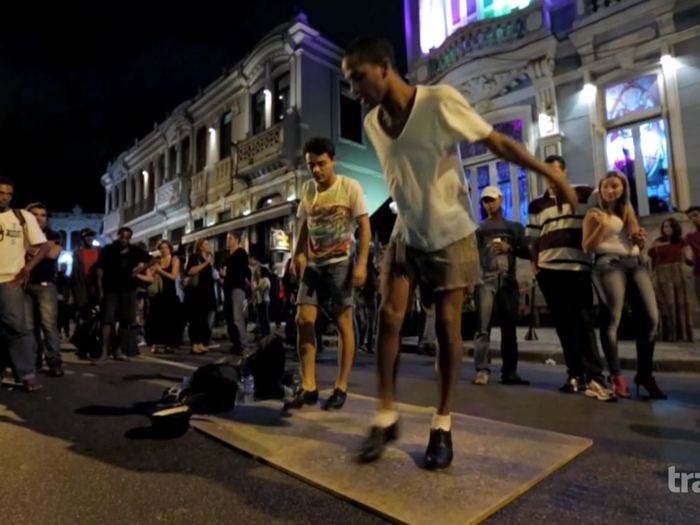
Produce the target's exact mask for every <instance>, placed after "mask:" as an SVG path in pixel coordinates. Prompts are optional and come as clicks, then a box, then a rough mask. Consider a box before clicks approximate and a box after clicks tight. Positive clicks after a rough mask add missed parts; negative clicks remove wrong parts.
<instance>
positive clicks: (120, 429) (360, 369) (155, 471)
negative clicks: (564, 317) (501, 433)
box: [0, 351, 700, 525]
mask: <svg viewBox="0 0 700 525" xmlns="http://www.w3.org/2000/svg"><path fill="white" fill-rule="evenodd" d="M334 358H335V353H334V352H332V351H330V352H328V351H327V352H326V353H325V354H324V355H323V358H322V364H321V365H320V368H319V376H320V382H319V384H320V386H321V387H329V386H332V378H333V377H334V374H335V363H334ZM209 359H210V358H199V357H193V356H189V355H176V356H173V357H171V358H170V363H164V362H158V361H157V360H156V359H154V358H151V357H147V358H137V359H136V360H134V361H132V362H129V363H110V364H108V365H105V366H100V367H92V366H88V365H85V364H83V363H79V362H75V363H74V360H73V359H70V357H69V358H68V359H67V360H68V361H70V364H67V365H66V370H67V371H68V373H67V375H66V376H65V377H64V378H62V379H57V380H52V381H49V380H47V381H46V387H45V389H44V390H43V391H42V393H40V394H37V395H27V394H25V393H23V392H20V391H12V390H8V389H6V388H4V389H3V390H2V391H0V396H2V397H1V398H0V405H2V415H1V419H0V423H1V426H2V429H3V430H2V433H0V443H1V446H0V461H2V465H3V471H4V472H6V473H7V474H8V475H5V476H3V477H2V481H0V506H1V507H2V509H3V521H5V520H6V522H7V523H15V524H17V525H24V524H27V525H30V524H32V525H37V524H47V525H48V524H57V525H63V524H66V525H68V524H72V523H77V522H81V523H107V522H109V523H115V524H120V523H124V524H127V523H129V524H147V523H161V522H164V523H171V524H178V523H183V524H185V523H192V522H199V523H207V524H216V523H230V522H232V521H235V522H236V523H251V524H253V523H260V524H268V523H280V524H282V523H287V524H315V523H337V524H351V523H352V524H360V523H362V524H369V523H383V522H384V521H383V520H382V519H380V518H378V517H376V516H374V515H372V514H371V513H369V512H367V511H364V510H361V509H359V508H357V507H355V506H353V505H352V504H350V503H347V502H345V501H342V500H340V499H337V498H336V497H334V496H332V495H330V494H327V493H325V492H324V491H322V490H319V489H317V488H313V487H311V486H309V485H307V484H305V483H304V482H302V481H299V480H297V479H295V478H292V477H290V476H288V475H286V474H284V473H282V472H279V471H278V470H276V469H274V468H271V467H269V466H265V465H263V464H262V463H260V462H257V461H255V460H253V459H251V458H249V457H247V456H245V455H243V454H241V453H239V452H236V451H234V450H232V449H231V448H229V447H227V446H225V445H223V444H220V443H219V442H217V441H214V440H212V439H210V438H208V437H206V436H204V435H202V434H200V433H199V432H197V431H194V430H190V431H189V432H188V433H187V434H186V435H185V436H184V437H182V438H178V439H174V440H167V441H163V440H153V439H150V438H149V431H148V427H149V426H150V423H149V420H148V419H147V418H146V417H144V416H140V415H133V414H129V412H130V407H131V406H132V405H133V404H134V403H137V402H142V401H147V400H152V399H157V398H158V397H159V396H160V395H161V393H162V390H163V385H167V384H169V380H171V381H172V380H178V379H179V378H180V377H181V376H183V375H189V374H191V368H187V367H188V366H189V367H194V366H199V365H201V364H203V363H205V362H208V361H209ZM172 363H175V365H179V366H174V365H173V364H172ZM290 366H291V361H290ZM471 366H472V363H471V361H466V360H465V364H464V371H463V379H462V381H461V382H460V386H459V390H458V394H457V406H456V407H455V411H456V412H461V413H466V414H470V415H474V416H479V417H484V418H489V419H495V420H499V421H505V422H509V423H514V424H518V425H523V426H529V427H536V428H540V429H547V430H553V431H556V432H561V433H566V434H573V435H576V436H583V437H588V438H591V439H592V440H593V446H592V447H591V448H590V449H589V450H588V451H586V452H584V453H583V454H582V455H581V456H579V457H578V458H575V459H574V460H573V461H571V462H570V463H569V464H567V465H565V466H564V467H563V468H562V469H560V470H559V471H557V472H555V473H554V474H552V475H551V476H549V477H547V478H546V479H545V480H544V481H542V482H541V483H539V484H537V485H536V486H535V487H534V488H532V489H531V490H529V491H528V492H526V493H525V494H524V495H523V496H521V497H520V498H518V499H516V500H515V501H514V502H513V503H511V504H510V505H507V506H506V507H505V508H504V509H502V510H501V511H499V512H497V513H496V514H495V515H493V516H492V517H490V518H488V519H487V520H486V521H485V522H484V523H487V524H500V523H503V524H506V523H522V524H531V523H584V522H585V523H609V522H611V521H612V522H618V523H635V524H647V523H648V524H658V523H674V524H686V523H687V524H691V523H696V522H697V508H698V507H697V505H698V499H697V498H698V494H694V493H692V492H690V493H687V494H673V493H671V492H670V491H669V488H668V478H667V471H668V468H669V467H670V466H674V465H675V466H676V470H677V471H679V472H696V471H700V460H699V458H700V377H698V376H694V375H684V374H659V375H658V376H657V377H658V379H659V382H660V383H661V384H663V385H664V388H665V390H666V391H667V392H668V394H669V396H670V398H669V400H667V401H654V402H647V401H643V400H637V399H634V398H633V399H631V400H620V401H619V402H618V403H615V404H608V403H597V402H595V401H592V400H590V399H587V398H585V397H583V396H582V395H578V396H571V395H565V394H561V393H559V392H558V391H557V388H558V386H559V384H560V383H561V379H562V375H563V374H564V371H563V369H562V368H561V367H552V366H545V365H534V364H532V365H523V366H522V375H523V376H524V377H527V378H528V379H530V380H532V381H533V384H532V385H531V386H529V387H519V386H508V387H507V386H501V385H499V384H497V383H495V384H493V385H490V386H488V387H477V386H473V385H471V384H470V380H471V379H472V378H473V371H472V369H471ZM433 375H434V371H433V366H432V361H431V360H430V358H427V357H421V356H415V355H408V356H405V358H404V359H403V362H402V372H401V376H400V395H399V398H400V401H402V402H406V403H411V404H416V405H431V404H432V403H433V402H434V396H435V380H434V377H433ZM350 389H351V392H354V393H360V394H365V395H373V393H374V363H373V360H372V358H371V357H366V356H358V358H357V361H356V365H355V369H354V371H353V375H352V377H351V386H350ZM309 410H314V409H309ZM455 452H456V454H469V451H463V450H456V451H455ZM429 476H431V474H428V473H426V479H429ZM464 490H465V491H468V490H470V489H469V486H468V485H467V486H465V487H464Z"/></svg>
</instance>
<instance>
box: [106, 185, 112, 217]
mask: <svg viewBox="0 0 700 525" xmlns="http://www.w3.org/2000/svg"><path fill="white" fill-rule="evenodd" d="M111 194H112V189H111V188H105V215H108V214H109V213H110V212H111V211H112V202H111V200H112V199H111V198H110V197H111Z"/></svg>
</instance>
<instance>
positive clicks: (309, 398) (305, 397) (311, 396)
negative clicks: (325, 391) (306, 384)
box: [282, 388, 318, 410]
mask: <svg viewBox="0 0 700 525" xmlns="http://www.w3.org/2000/svg"><path fill="white" fill-rule="evenodd" d="M316 403H318V389H316V390H314V391H312V392H309V391H307V390H304V389H303V388H302V389H301V390H299V391H298V392H297V393H296V394H295V395H294V397H293V398H292V399H291V400H289V401H287V402H286V403H285V404H284V407H283V408H282V410H298V409H300V408H302V407H304V406H305V405H315V404H316Z"/></svg>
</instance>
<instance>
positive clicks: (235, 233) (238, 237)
mask: <svg viewBox="0 0 700 525" xmlns="http://www.w3.org/2000/svg"><path fill="white" fill-rule="evenodd" d="M228 233H229V235H230V236H231V237H233V238H234V239H236V240H237V241H238V242H241V238H242V237H243V236H242V235H241V232H239V231H237V230H232V231H230V232H228Z"/></svg>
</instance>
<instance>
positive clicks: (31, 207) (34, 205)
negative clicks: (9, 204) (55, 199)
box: [26, 202, 49, 212]
mask: <svg viewBox="0 0 700 525" xmlns="http://www.w3.org/2000/svg"><path fill="white" fill-rule="evenodd" d="M26 210H27V211H32V210H44V211H45V212H48V211H49V210H48V209H47V208H46V206H45V205H44V204H42V203H41V202H32V203H31V204H30V205H29V206H27V207H26Z"/></svg>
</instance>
